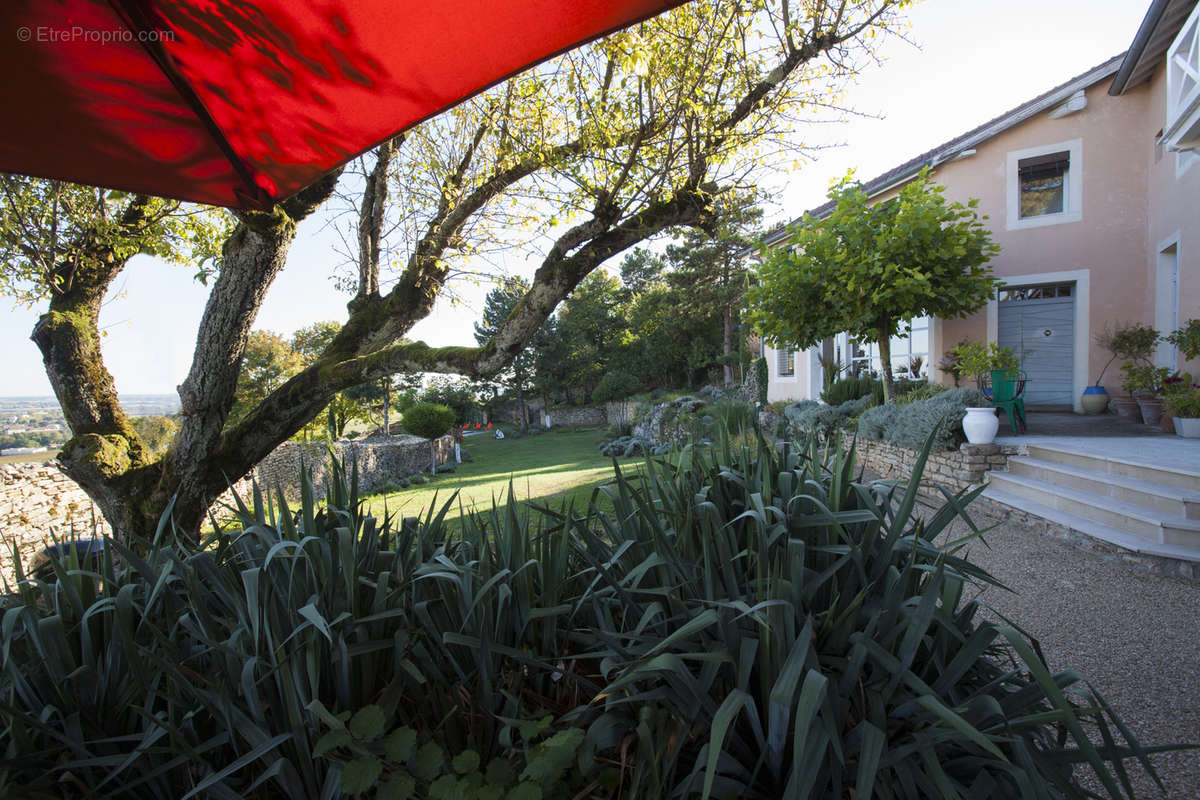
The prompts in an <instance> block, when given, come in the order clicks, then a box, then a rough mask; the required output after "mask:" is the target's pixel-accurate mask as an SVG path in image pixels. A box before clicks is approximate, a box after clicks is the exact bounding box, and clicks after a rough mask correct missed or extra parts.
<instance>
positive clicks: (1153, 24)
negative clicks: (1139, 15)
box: [1108, 0, 1171, 97]
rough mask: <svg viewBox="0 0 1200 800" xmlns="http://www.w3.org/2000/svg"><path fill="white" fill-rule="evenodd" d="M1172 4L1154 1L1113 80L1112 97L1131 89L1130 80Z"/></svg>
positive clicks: (1110, 88)
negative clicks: (1168, 7)
mask: <svg viewBox="0 0 1200 800" xmlns="http://www.w3.org/2000/svg"><path fill="white" fill-rule="evenodd" d="M1170 4H1171V0H1154V1H1153V2H1152V3H1151V4H1150V8H1149V10H1147V11H1146V16H1145V18H1144V19H1143V20H1142V24H1141V26H1140V27H1139V28H1138V30H1137V34H1136V35H1135V36H1134V37H1133V44H1131V45H1129V50H1128V52H1126V53H1125V60H1124V61H1122V62H1121V68H1120V69H1118V70H1117V76H1116V77H1115V78H1113V82H1112V86H1110V87H1109V88H1108V93H1109V94H1111V95H1112V96H1114V97H1116V96H1117V95H1120V94H1124V93H1125V90H1126V89H1127V88H1128V87H1129V79H1130V78H1131V77H1132V76H1133V71H1134V70H1135V69H1136V68H1137V64H1138V61H1140V60H1141V58H1142V53H1144V52H1145V51H1146V45H1148V44H1149V43H1150V37H1151V36H1153V35H1154V29H1155V28H1157V27H1158V23H1159V21H1160V20H1162V16H1163V14H1164V13H1166V10H1167V6H1169V5H1170Z"/></svg>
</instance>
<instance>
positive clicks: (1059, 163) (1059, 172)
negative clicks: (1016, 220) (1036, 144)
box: [1017, 150, 1071, 219]
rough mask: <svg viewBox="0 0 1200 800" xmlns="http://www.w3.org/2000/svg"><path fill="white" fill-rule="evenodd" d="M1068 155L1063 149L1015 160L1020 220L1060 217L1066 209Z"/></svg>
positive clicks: (1069, 161)
mask: <svg viewBox="0 0 1200 800" xmlns="http://www.w3.org/2000/svg"><path fill="white" fill-rule="evenodd" d="M1070 166H1071V154H1070V152H1069V151H1066V150H1063V151H1061V152H1058V153H1048V154H1047V155H1044V156H1033V157H1031V158H1022V159H1019V160H1018V161H1017V180H1018V182H1019V184H1020V187H1021V201H1020V206H1019V213H1020V216H1021V219H1026V218H1028V217H1041V216H1045V215H1046V214H1061V213H1063V211H1065V210H1066V208H1067V202H1066V200H1067V173H1068V171H1069V169H1070Z"/></svg>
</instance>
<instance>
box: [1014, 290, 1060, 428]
mask: <svg viewBox="0 0 1200 800" xmlns="http://www.w3.org/2000/svg"><path fill="white" fill-rule="evenodd" d="M1074 288H1075V287H1074V285H1073V284H1062V285H1055V286H1034V287H1016V288H1009V287H1005V288H1004V289H1002V290H1001V292H1000V303H999V330H998V331H997V341H998V342H999V343H1000V344H1002V345H1005V346H1007V347H1011V348H1012V349H1013V352H1014V353H1016V354H1017V358H1018V359H1019V360H1020V362H1021V369H1022V370H1023V371H1024V372H1025V374H1026V376H1027V377H1028V383H1027V384H1026V385H1025V392H1024V394H1023V395H1022V397H1023V398H1024V400H1025V405H1027V406H1031V405H1032V406H1052V407H1053V406H1061V407H1067V408H1070V407H1071V406H1072V405H1073V404H1074V400H1075V292H1074Z"/></svg>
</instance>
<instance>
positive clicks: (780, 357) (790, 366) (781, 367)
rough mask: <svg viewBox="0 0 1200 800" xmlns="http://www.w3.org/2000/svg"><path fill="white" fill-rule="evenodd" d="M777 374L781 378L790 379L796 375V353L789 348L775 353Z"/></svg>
mask: <svg viewBox="0 0 1200 800" xmlns="http://www.w3.org/2000/svg"><path fill="white" fill-rule="evenodd" d="M775 374H777V375H778V376H779V377H781V378H790V377H792V376H794V375H795V374H796V353H795V351H793V350H791V349H790V348H787V347H783V348H780V349H779V350H776V351H775Z"/></svg>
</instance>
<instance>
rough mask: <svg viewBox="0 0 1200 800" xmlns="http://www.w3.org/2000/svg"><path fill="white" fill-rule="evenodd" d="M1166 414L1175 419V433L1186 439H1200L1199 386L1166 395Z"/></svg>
mask: <svg viewBox="0 0 1200 800" xmlns="http://www.w3.org/2000/svg"><path fill="white" fill-rule="evenodd" d="M1167 413H1169V414H1171V415H1172V416H1173V417H1174V418H1175V433H1177V434H1179V435H1180V436H1183V437H1184V438H1187V439H1200V386H1192V387H1190V388H1188V389H1181V390H1178V391H1174V392H1171V393H1170V394H1169V395H1167Z"/></svg>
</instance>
